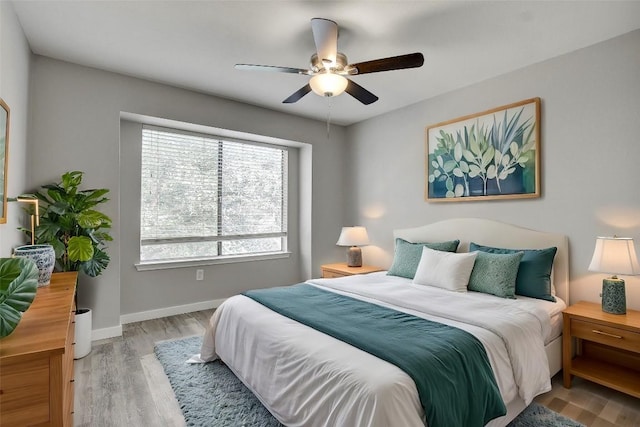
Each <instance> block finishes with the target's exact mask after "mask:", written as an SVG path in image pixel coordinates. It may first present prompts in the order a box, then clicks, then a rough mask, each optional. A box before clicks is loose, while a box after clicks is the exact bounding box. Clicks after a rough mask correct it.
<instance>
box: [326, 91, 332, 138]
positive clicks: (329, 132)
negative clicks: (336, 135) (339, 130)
mask: <svg viewBox="0 0 640 427" xmlns="http://www.w3.org/2000/svg"><path fill="white" fill-rule="evenodd" d="M326 98H327V103H328V108H327V141H329V140H330V139H331V98H332V97H331V96H327V97H326Z"/></svg>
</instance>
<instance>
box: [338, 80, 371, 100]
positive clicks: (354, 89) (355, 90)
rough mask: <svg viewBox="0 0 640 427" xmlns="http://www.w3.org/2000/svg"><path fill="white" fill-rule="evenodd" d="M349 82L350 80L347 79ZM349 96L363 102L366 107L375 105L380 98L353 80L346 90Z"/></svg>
mask: <svg viewBox="0 0 640 427" xmlns="http://www.w3.org/2000/svg"><path fill="white" fill-rule="evenodd" d="M347 80H349V79H347ZM345 92H347V93H348V94H349V95H351V96H353V97H354V98H355V99H357V100H358V101H360V102H362V103H363V104H364V105H369V104H373V103H374V102H376V101H377V100H378V97H377V96H375V95H374V94H372V93H371V92H369V91H368V90H366V89H365V88H363V87H362V86H360V85H359V84H357V83H356V82H354V81H353V80H349V83H348V84H347V88H346V89H345Z"/></svg>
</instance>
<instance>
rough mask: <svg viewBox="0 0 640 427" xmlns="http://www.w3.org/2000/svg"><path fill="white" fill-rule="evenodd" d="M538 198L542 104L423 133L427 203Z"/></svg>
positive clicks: (520, 105) (519, 105) (535, 101)
mask: <svg viewBox="0 0 640 427" xmlns="http://www.w3.org/2000/svg"><path fill="white" fill-rule="evenodd" d="M536 197H540V98H531V99H526V100H524V101H520V102H515V103H513V104H508V105H503V106H501V107H497V108H493V109H491V110H487V111H483V112H481V113H476V114H471V115H468V116H463V117H459V118H457V119H453V120H448V121H445V122H441V123H437V124H434V125H431V126H428V127H427V128H426V129H425V200H426V201H428V202H458V201H482V200H499V199H524V198H536Z"/></svg>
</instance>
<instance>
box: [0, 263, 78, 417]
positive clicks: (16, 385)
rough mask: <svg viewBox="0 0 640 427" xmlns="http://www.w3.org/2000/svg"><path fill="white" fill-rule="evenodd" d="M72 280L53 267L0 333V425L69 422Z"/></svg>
mask: <svg viewBox="0 0 640 427" xmlns="http://www.w3.org/2000/svg"><path fill="white" fill-rule="evenodd" d="M76 280H77V272H69V273H54V274H53V276H52V277H51V284H50V285H49V286H45V287H42V288H38V292H37V294H36V298H35V299H34V300H33V304H31V307H29V309H28V310H27V311H26V312H25V313H24V315H23V317H22V320H20V323H19V324H18V327H17V328H16V329H15V331H13V333H12V334H11V335H9V336H8V337H5V338H2V339H0V426H2V427H6V426H34V425H37V426H69V427H71V426H73V337H74V309H75V303H74V295H75V290H76Z"/></svg>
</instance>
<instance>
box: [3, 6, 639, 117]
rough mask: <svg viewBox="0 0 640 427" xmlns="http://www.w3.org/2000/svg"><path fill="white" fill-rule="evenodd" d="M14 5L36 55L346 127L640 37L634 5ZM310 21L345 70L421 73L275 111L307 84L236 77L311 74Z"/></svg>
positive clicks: (380, 77) (378, 78)
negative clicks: (400, 62) (359, 94)
mask: <svg viewBox="0 0 640 427" xmlns="http://www.w3.org/2000/svg"><path fill="white" fill-rule="evenodd" d="M13 3H14V7H15V11H16V13H17V15H18V18H19V20H20V23H21V24H22V27H23V29H24V32H25V35H26V37H27V40H28V41H29V44H30V46H31V49H32V50H33V52H34V53H36V54H39V55H44V56H49V57H52V58H57V59H61V60H64V61H69V62H73V63H77V64H81V65H86V66H90V67H96V68H100V69H104V70H109V71H115V72H118V73H122V74H127V75H131V76H136V77H141V78H144V79H149V80H152V81H157V82H162V83H166V84H170V85H174V86H178V87H183V88H187V89H192V90H195V91H198V92H204V93H208V94H212V95H217V96H221V97H224V98H230V99H234V100H238V101H242V102H245V103H249V104H255V105H259V106H263V107H266V108H271V109H274V110H279V111H284V112H288V113H291V114H296V115H300V116H304V117H311V118H315V119H319V120H326V119H327V115H328V112H329V110H330V114H331V120H332V122H333V123H337V124H345V125H346V124H351V123H355V122H358V121H361V120H365V119H368V118H371V117H374V116H376V115H379V114H382V113H385V112H388V111H391V110H394V109H397V108H401V107H403V106H406V105H409V104H413V103H415V102H418V101H421V100H423V99H427V98H430V97H433V96H436V95H439V94H442V93H445V92H448V91H451V90H455V89H457V88H461V87H464V86H468V85H470V84H473V83H475V82H479V81H482V80H486V79H488V78H491V77H494V76H497V75H500V74H504V73H507V72H509V71H512V70H516V69H518V68H522V67H525V66H527V65H530V64H533V63H536V62H540V61H544V60H546V59H549V58H552V57H555V56H558V55H561V54H564V53H566V52H570V51H573V50H576V49H579V48H582V47H585V46H589V45H591V44H594V43H597V42H599V41H602V40H606V39H610V38H613V37H615V36H618V35H620V34H624V33H627V32H629V31H632V30H634V29H637V28H640V1H562V2H559V1H471V2H466V1H464V2H463V1H455V0H449V1H368V2H367V1H341V2H329V1H302V0H290V1H269V0H262V1H238V0H236V1H185V0H180V1H178V0H174V1H78V0H75V1H58V0H48V1H14V2H13ZM313 17H322V18H328V19H332V20H335V21H336V22H337V23H338V25H339V27H340V30H339V38H338V50H339V51H341V52H343V53H345V54H346V55H347V57H348V58H349V62H350V63H356V62H362V61H367V60H371V59H378V58H384V57H389V56H396V55H401V54H406V53H412V52H422V53H423V54H424V57H425V65H424V66H423V67H422V68H417V69H411V70H399V71H389V72H383V73H374V74H367V75H362V76H355V77H353V80H354V81H356V82H357V83H359V84H360V85H362V86H364V87H365V88H367V89H368V90H369V91H371V92H373V93H375V94H376V95H378V96H379V97H380V100H379V101H377V102H375V103H374V104H371V105H369V106H365V105H362V104H360V103H359V102H358V101H356V100H355V99H354V98H352V97H350V96H349V95H347V94H343V95H340V96H338V97H335V98H332V99H331V100H329V99H326V98H322V97H319V96H317V95H315V94H313V93H310V94H308V95H307V96H305V97H304V98H302V100H300V101H298V102H297V103H295V104H282V100H284V99H285V98H286V97H288V96H289V95H291V94H292V93H293V92H295V91H296V90H298V89H299V88H300V87H302V86H304V85H305V84H306V82H307V79H308V77H307V76H303V75H295V74H281V73H270V72H247V71H238V70H235V69H234V67H233V66H234V64H236V63H252V64H266V65H279V66H287V67H295V68H307V67H308V63H309V58H310V56H311V54H312V53H314V51H315V46H314V42H313V36H312V33H311V26H310V19H311V18H313ZM639 48H640V47H639ZM329 102H330V103H331V105H330V108H329V106H328V103H329Z"/></svg>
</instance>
